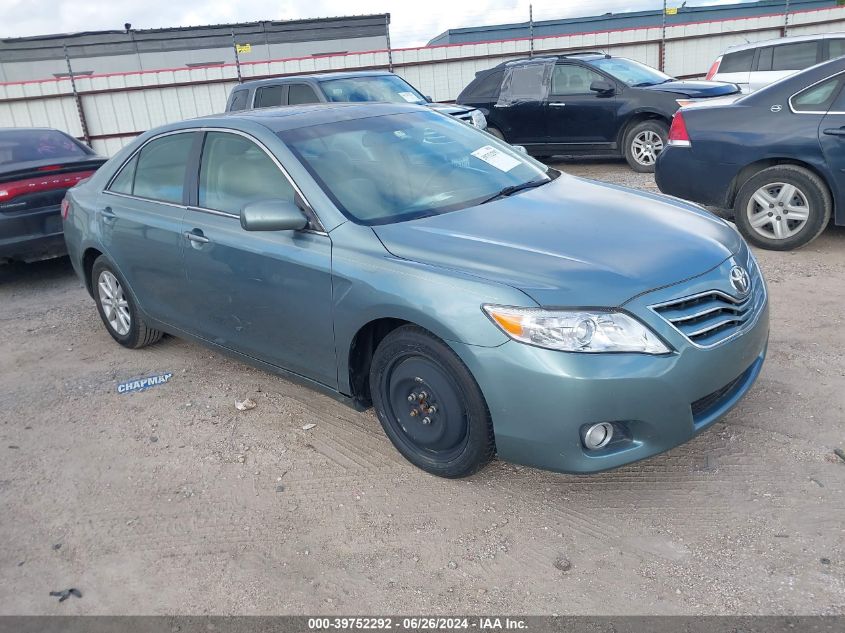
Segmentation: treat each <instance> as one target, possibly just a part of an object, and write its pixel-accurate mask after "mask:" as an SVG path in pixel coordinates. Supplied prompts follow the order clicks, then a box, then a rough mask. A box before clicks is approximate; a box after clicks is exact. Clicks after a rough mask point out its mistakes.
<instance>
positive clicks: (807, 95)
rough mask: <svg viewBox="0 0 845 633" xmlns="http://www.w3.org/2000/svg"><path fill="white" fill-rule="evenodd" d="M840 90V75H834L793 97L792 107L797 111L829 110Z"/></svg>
mask: <svg viewBox="0 0 845 633" xmlns="http://www.w3.org/2000/svg"><path fill="white" fill-rule="evenodd" d="M838 90H839V77H833V78H832V79H828V80H826V81H823V82H821V83H819V84H816V85H815V86H810V87H809V88H807V89H806V90H803V91H802V92H799V93H798V94H797V95H795V96H794V97H792V99H791V103H792V109H793V110H795V111H796V112H827V109H828V108H829V107H830V104H831V103H833V98H834V97H835V96H836V93H837V92H838Z"/></svg>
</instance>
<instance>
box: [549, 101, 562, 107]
mask: <svg viewBox="0 0 845 633" xmlns="http://www.w3.org/2000/svg"><path fill="white" fill-rule="evenodd" d="M549 105H550V106H552V107H553V108H562V107H563V106H565V105H566V104H565V103H561V102H560V101H555V102H552V103H550V104H549Z"/></svg>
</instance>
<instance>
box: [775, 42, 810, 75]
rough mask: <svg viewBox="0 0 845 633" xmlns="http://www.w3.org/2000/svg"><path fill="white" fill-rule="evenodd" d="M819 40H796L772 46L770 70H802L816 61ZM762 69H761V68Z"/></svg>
mask: <svg viewBox="0 0 845 633" xmlns="http://www.w3.org/2000/svg"><path fill="white" fill-rule="evenodd" d="M818 53H819V42H817V41H816V42H796V43H795V44H781V45H780V46H775V47H773V52H772V70H803V69H804V68H809V67H810V66H812V65H813V64H815V63H816V59H818ZM761 70H762V69H761Z"/></svg>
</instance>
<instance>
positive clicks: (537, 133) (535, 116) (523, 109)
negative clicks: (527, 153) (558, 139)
mask: <svg viewBox="0 0 845 633" xmlns="http://www.w3.org/2000/svg"><path fill="white" fill-rule="evenodd" d="M548 89H549V88H548V81H547V79H546V64H543V63H529V64H519V65H516V66H513V67H512V68H508V69H506V71H505V77H504V80H503V83H502V88H501V91H500V94H499V100H498V101H497V103H496V105H495V106H493V119H492V120H493V121H494V122H495V123H497V124H498V125H499V126H500V127H499V129H500V130H501V131H502V134H504V136H505V139H506V140H507V141H508V142H509V143H516V144H519V145H534V144H538V143H545V142H546V122H545V118H544V109H545V100H546V95H547V94H548Z"/></svg>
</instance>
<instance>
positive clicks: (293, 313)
mask: <svg viewBox="0 0 845 633" xmlns="http://www.w3.org/2000/svg"><path fill="white" fill-rule="evenodd" d="M268 199H284V200H289V201H292V202H293V201H295V200H300V199H299V197H298V196H297V195H296V194H295V191H294V188H293V186H292V185H291V183H290V181H289V180H288V178H287V177H286V176H285V174H284V173H283V172H282V171H281V170H280V169H279V167H278V165H277V164H276V162H275V161H274V159H273V158H272V157H271V156H270V155H269V154H268V153H267V152H266V151H265V150H264V149H263V148H262V147H261V146H259V145H258V144H257V143H256V142H255V141H254V140H252V139H250V138H248V137H246V136H243V135H241V134H236V133H233V132H208V133H207V134H206V136H205V142H204V144H203V149H202V157H201V163H200V170H199V190H198V195H197V204H196V206H195V207H189V208H188V210H187V211H186V213H185V218H184V222H183V226H182V230H183V234H184V236H185V248H184V253H185V270H186V274H187V282H188V283H187V288H188V295H189V298H190V302H191V305H192V306H193V314H194V316H195V319H196V325H195V326H194V332H195V333H196V334H198V335H199V336H201V337H203V338H206V339H208V340H210V341H212V342H214V343H216V344H218V345H221V346H223V347H227V348H230V349H233V350H236V351H238V352H241V353H243V354H246V355H247V356H251V357H253V358H256V359H258V360H261V361H264V362H267V363H270V364H273V365H276V366H279V367H282V368H284V369H287V370H289V371H292V372H294V373H296V374H299V375H301V376H305V377H307V378H310V379H312V380H316V381H318V382H321V383H323V384H326V385H329V386H331V387H337V371H336V359H335V348H334V328H333V325H332V285H331V281H332V280H331V239H330V238H329V236H328V235H326V234H325V233H323V232H321V231H318V230H314V229H315V228H316V227H313V226H312V227H310V228H308V229H306V230H303V231H245V230H243V229H242V228H241V225H240V217H239V214H240V210H241V208H242V207H243V206H244V205H246V204H248V203H250V202H256V201H258V200H268Z"/></svg>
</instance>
